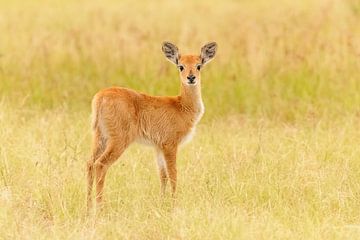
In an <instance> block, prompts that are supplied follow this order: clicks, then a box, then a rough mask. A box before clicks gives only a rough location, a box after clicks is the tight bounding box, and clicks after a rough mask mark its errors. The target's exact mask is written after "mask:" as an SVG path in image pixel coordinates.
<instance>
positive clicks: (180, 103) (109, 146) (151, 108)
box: [88, 55, 204, 207]
mask: <svg viewBox="0 0 360 240" xmlns="http://www.w3.org/2000/svg"><path fill="white" fill-rule="evenodd" d="M201 61H202V59H201V57H200V56H196V55H185V56H181V57H180V58H179V59H178V65H183V66H184V67H185V69H184V70H183V71H181V72H180V78H181V91H180V95H178V96H149V95H147V94H144V93H139V92H136V91H134V90H131V89H127V88H120V87H112V88H108V89H104V90H101V91H99V92H98V93H97V94H96V95H95V96H94V98H93V101H92V112H93V131H94V138H93V150H92V151H93V154H92V158H91V159H90V161H89V162H88V206H89V207H90V206H91V202H92V201H91V192H92V185H93V181H94V172H95V178H96V181H95V182H96V201H97V203H98V204H99V203H101V201H102V197H103V188H104V181H105V175H106V172H107V170H108V168H109V167H110V165H111V164H113V163H114V162H115V161H116V160H117V159H118V158H119V157H120V155H121V154H122V153H123V152H124V150H125V149H126V148H127V147H128V146H129V145H130V144H131V143H132V142H134V141H139V142H145V143H148V144H151V145H153V146H154V147H155V148H156V150H157V153H158V163H159V164H158V165H159V173H160V180H161V189H162V193H164V191H165V186H166V182H167V179H168V178H169V179H170V183H171V189H172V194H174V193H175V190H176V175H177V174H176V153H177V150H178V146H179V144H180V143H181V142H182V141H183V140H184V138H185V137H186V136H187V135H188V134H189V133H190V132H191V131H192V130H193V128H194V127H195V125H196V124H197V122H198V121H199V120H200V118H201V116H202V114H203V112H204V108H203V104H202V99H201V82H200V71H199V70H197V68H196V66H197V65H198V64H201V63H202V62H201ZM189 74H193V75H195V76H196V85H189V84H188V83H187V78H186V77H187V76H188V75H189Z"/></svg>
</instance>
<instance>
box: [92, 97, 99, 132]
mask: <svg viewBox="0 0 360 240" xmlns="http://www.w3.org/2000/svg"><path fill="white" fill-rule="evenodd" d="M91 108H92V110H91V111H92V113H91V114H92V121H91V127H92V129H93V130H95V129H96V127H97V126H98V124H99V114H100V101H99V99H98V98H96V97H95V98H94V99H93V101H92V104H91Z"/></svg>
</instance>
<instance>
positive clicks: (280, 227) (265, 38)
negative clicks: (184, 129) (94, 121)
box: [0, 0, 360, 239]
mask: <svg viewBox="0 0 360 240" xmlns="http://www.w3.org/2000/svg"><path fill="white" fill-rule="evenodd" d="M359 26H360V2H359V1H356V0H354V1H351V0H342V1H340V0H332V1H331V0H322V1H320V0H319V1H310V0H305V1H292V0H280V1H275V0H271V1H260V0H258V1H214V0H207V1H205V0H204V1H202V0H201V1H194V2H190V1H188V2H187V1H175V0H173V1H136V2H135V1H121V2H120V1H84V0H83V1H48V2H43V1H36V0H33V1H20V0H16V1H3V0H2V1H0V33H1V37H0V94H1V95H0V239H360V148H359V143H360V128H359V127H360V28H359ZM163 40H169V41H172V42H174V43H176V44H177V45H178V46H179V48H180V50H181V51H182V52H184V53H192V52H199V50H200V49H199V48H200V46H201V45H203V44H204V43H206V42H208V41H213V40H214V41H217V42H218V44H219V49H218V54H217V56H216V58H215V60H214V61H213V62H211V63H210V64H209V65H208V66H206V67H205V68H204V70H203V74H202V79H203V98H204V102H205V106H206V114H205V117H204V118H203V120H202V121H201V123H200V125H199V127H198V129H197V134H196V136H195V138H194V139H193V141H192V142H191V143H190V144H188V145H186V146H184V147H183V148H182V150H181V151H180V153H179V156H178V172H179V185H178V187H179V188H178V189H179V191H178V194H177V201H176V204H175V206H172V203H171V200H170V199H168V198H165V199H161V197H160V195H159V192H160V189H159V188H160V184H159V179H158V176H157V170H156V163H155V160H154V155H153V151H152V149H150V148H146V147H143V146H139V145H134V146H132V147H130V148H129V149H128V150H127V151H126V152H125V154H124V155H123V156H122V157H121V160H119V161H118V162H117V164H115V165H114V166H112V167H111V169H110V170H109V174H108V177H107V185H106V189H105V194H106V200H107V201H106V206H105V209H104V212H103V214H102V215H101V216H100V217H99V218H98V220H97V223H96V225H95V226H94V224H93V219H90V218H87V217H86V215H85V212H86V209H85V187H86V180H85V179H86V175H85V163H86V161H87V160H88V158H89V157H90V140H91V132H90V101H91V98H92V96H93V95H94V94H95V93H96V91H98V90H99V89H101V88H104V87H109V86H112V85H117V86H126V87H130V88H134V89H137V90H139V91H143V92H147V93H149V94H154V95H175V94H177V92H178V87H179V78H178V73H177V70H176V68H175V67H174V66H173V65H171V64H170V63H168V62H167V61H166V60H165V58H164V56H163V54H162V52H161V50H160V48H161V43H162V41H163Z"/></svg>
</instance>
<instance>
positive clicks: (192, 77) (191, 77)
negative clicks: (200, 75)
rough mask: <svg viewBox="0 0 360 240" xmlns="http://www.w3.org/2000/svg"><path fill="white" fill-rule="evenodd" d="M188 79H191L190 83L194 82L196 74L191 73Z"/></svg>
mask: <svg viewBox="0 0 360 240" xmlns="http://www.w3.org/2000/svg"><path fill="white" fill-rule="evenodd" d="M187 79H188V80H189V82H190V83H194V80H195V76H194V75H189V76H188V77H187Z"/></svg>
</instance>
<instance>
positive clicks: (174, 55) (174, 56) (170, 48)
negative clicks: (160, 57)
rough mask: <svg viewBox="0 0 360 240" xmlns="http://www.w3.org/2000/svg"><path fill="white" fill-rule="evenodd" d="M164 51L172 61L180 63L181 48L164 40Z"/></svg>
mask: <svg viewBox="0 0 360 240" xmlns="http://www.w3.org/2000/svg"><path fill="white" fill-rule="evenodd" d="M162 51H163V52H164V54H165V57H166V58H167V59H168V60H169V61H170V62H172V63H174V64H176V65H177V64H178V62H179V57H180V54H179V49H178V48H177V47H176V46H175V45H174V44H172V43H170V42H163V45H162Z"/></svg>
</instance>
